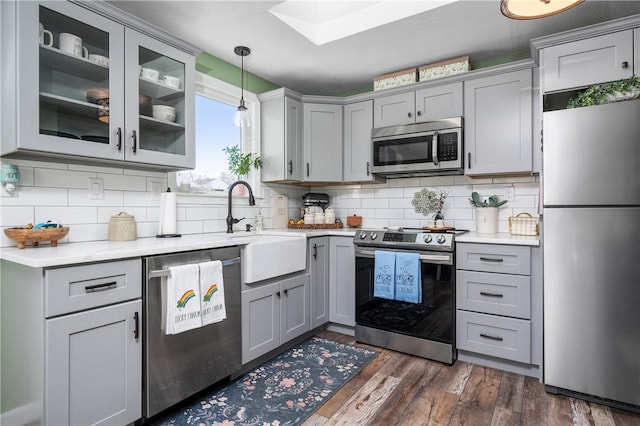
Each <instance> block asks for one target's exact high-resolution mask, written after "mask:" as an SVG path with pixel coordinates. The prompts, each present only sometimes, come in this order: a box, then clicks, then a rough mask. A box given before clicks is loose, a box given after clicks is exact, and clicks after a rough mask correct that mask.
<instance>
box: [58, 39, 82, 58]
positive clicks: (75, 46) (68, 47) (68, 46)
mask: <svg viewBox="0 0 640 426" xmlns="http://www.w3.org/2000/svg"><path fill="white" fill-rule="evenodd" d="M60 50H62V51H63V52H67V53H71V54H72V55H75V56H80V57H81V58H88V57H89V51H88V50H87V48H86V47H84V46H82V39H81V38H80V37H78V36H77V35H74V34H70V33H60Z"/></svg>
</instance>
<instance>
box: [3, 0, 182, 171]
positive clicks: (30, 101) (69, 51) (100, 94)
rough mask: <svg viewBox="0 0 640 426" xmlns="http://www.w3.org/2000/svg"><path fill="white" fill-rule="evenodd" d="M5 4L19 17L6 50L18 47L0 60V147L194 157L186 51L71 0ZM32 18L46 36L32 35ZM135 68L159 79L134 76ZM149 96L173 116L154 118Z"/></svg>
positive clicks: (79, 155)
mask: <svg viewBox="0 0 640 426" xmlns="http://www.w3.org/2000/svg"><path fill="white" fill-rule="evenodd" d="M2 8H3V11H2V13H3V15H4V14H5V13H6V14H7V15H6V16H12V15H15V16H16V19H15V21H14V22H10V21H8V20H5V22H8V25H4V23H3V28H2V38H3V44H4V45H3V55H4V53H5V52H15V53H14V57H13V58H12V59H13V60H7V61H3V70H2V72H3V74H5V76H6V79H5V82H3V87H2V90H3V98H4V99H3V112H4V111H11V113H10V114H7V115H6V116H4V117H3V121H2V136H3V137H2V144H3V145H2V155H8V154H12V153H15V152H19V153H23V154H36V155H44V156H54V157H59V156H62V157H63V158H71V159H80V160H87V161H93V162H95V161H102V162H105V161H104V160H106V162H117V163H118V164H124V163H126V162H132V163H136V164H138V165H145V166H151V167H154V168H160V169H167V170H169V169H179V168H191V167H193V166H195V153H194V149H193V147H194V140H193V123H194V105H195V104H194V103H195V100H194V73H195V59H194V57H193V56H192V55H191V54H189V53H186V52H184V51H182V50H178V49H175V48H173V47H170V46H167V45H166V44H164V43H162V42H160V41H158V40H156V39H154V38H151V37H148V36H146V35H143V34H141V33H138V32H136V31H134V30H132V29H130V28H127V27H125V26H124V25H122V24H120V23H117V22H114V21H111V20H110V19H108V18H106V17H105V16H103V15H101V14H98V13H94V12H92V11H90V10H87V9H85V8H83V7H81V6H78V5H76V4H72V3H70V2H16V3H13V2H2ZM14 9H15V10H14ZM39 23H41V24H42V25H43V26H44V29H45V30H46V31H47V32H48V33H51V34H52V36H48V34H47V36H45V37H44V39H41V40H39V36H38V32H39V28H38V25H39ZM8 46H10V47H11V49H8V50H7V51H5V50H4V48H5V47H8ZM74 49H75V50H74ZM141 67H145V68H152V69H154V70H156V71H158V75H157V78H156V79H154V80H145V79H143V78H139V76H140V68H141ZM165 76H169V77H168V79H170V78H171V77H175V78H176V79H177V80H175V81H177V85H176V86H175V87H171V86H169V85H167V84H165V83H164V80H163V79H164V78H165ZM18 77H19V78H18ZM9 81H11V82H12V83H11V84H9V83H8V82H9ZM16 81H17V82H18V84H17V85H15V84H14V83H13V82H16ZM175 81H174V82H175ZM5 95H6V96H5ZM152 105H168V106H172V107H174V108H175V114H176V117H175V120H174V121H170V120H167V119H159V118H154V117H153V110H152ZM5 107H6V109H5ZM3 115H4V114H3Z"/></svg>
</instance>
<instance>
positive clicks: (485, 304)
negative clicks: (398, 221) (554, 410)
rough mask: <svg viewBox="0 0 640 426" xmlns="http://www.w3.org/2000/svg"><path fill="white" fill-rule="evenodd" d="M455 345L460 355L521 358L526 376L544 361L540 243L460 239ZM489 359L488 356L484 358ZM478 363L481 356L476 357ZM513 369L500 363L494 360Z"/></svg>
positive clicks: (534, 373)
mask: <svg viewBox="0 0 640 426" xmlns="http://www.w3.org/2000/svg"><path fill="white" fill-rule="evenodd" d="M456 257H457V260H456V344H457V347H458V349H459V351H460V358H461V359H465V358H464V356H465V355H471V356H476V355H479V356H480V357H481V359H484V360H487V359H490V360H493V361H495V362H498V363H499V362H500V360H504V361H507V362H512V361H516V362H517V363H520V364H516V365H517V366H520V367H521V368H522V369H523V370H516V371H518V372H522V373H525V374H529V375H531V372H532V371H533V375H536V374H538V373H537V371H534V370H533V369H530V370H531V371H529V372H527V371H526V370H527V369H528V368H529V367H528V366H531V365H533V366H538V365H540V362H541V345H540V343H541V339H542V334H541V328H540V327H541V322H542V318H541V316H542V306H541V298H542V291H541V290H542V283H541V282H540V274H539V265H540V258H539V249H538V248H537V247H534V248H532V247H529V246H516V245H499V244H473V243H458V244H457V246H456ZM482 357H484V358H482ZM473 361H476V362H477V360H476V359H473ZM491 365H492V366H500V367H502V368H503V369H507V370H509V367H513V365H511V366H507V367H505V366H504V365H500V364H491Z"/></svg>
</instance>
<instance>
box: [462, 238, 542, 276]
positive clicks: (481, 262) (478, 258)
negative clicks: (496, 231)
mask: <svg viewBox="0 0 640 426" xmlns="http://www.w3.org/2000/svg"><path fill="white" fill-rule="evenodd" d="M456 256H457V259H456V265H457V269H467V270H472V271H482V272H498V273H502V274H517V275H530V274H531V248H530V247H525V246H507V245H498V244H466V243H461V244H457V246H456Z"/></svg>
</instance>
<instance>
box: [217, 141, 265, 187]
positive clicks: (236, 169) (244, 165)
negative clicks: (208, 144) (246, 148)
mask: <svg viewBox="0 0 640 426" xmlns="http://www.w3.org/2000/svg"><path fill="white" fill-rule="evenodd" d="M222 150H223V151H224V152H225V153H226V154H227V162H228V164H229V172H231V174H233V175H234V176H236V177H237V178H238V179H239V180H242V179H243V178H244V177H245V176H246V175H248V174H249V172H250V171H251V169H252V168H253V169H256V170H258V169H260V168H262V158H260V156H259V155H258V154H256V153H255V152H242V150H241V149H240V146H239V145H235V146H228V147H226V148H223V149H222ZM242 188H244V186H242V185H238V186H236V187H235V188H234V191H235V190H236V189H238V190H240V191H242Z"/></svg>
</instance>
